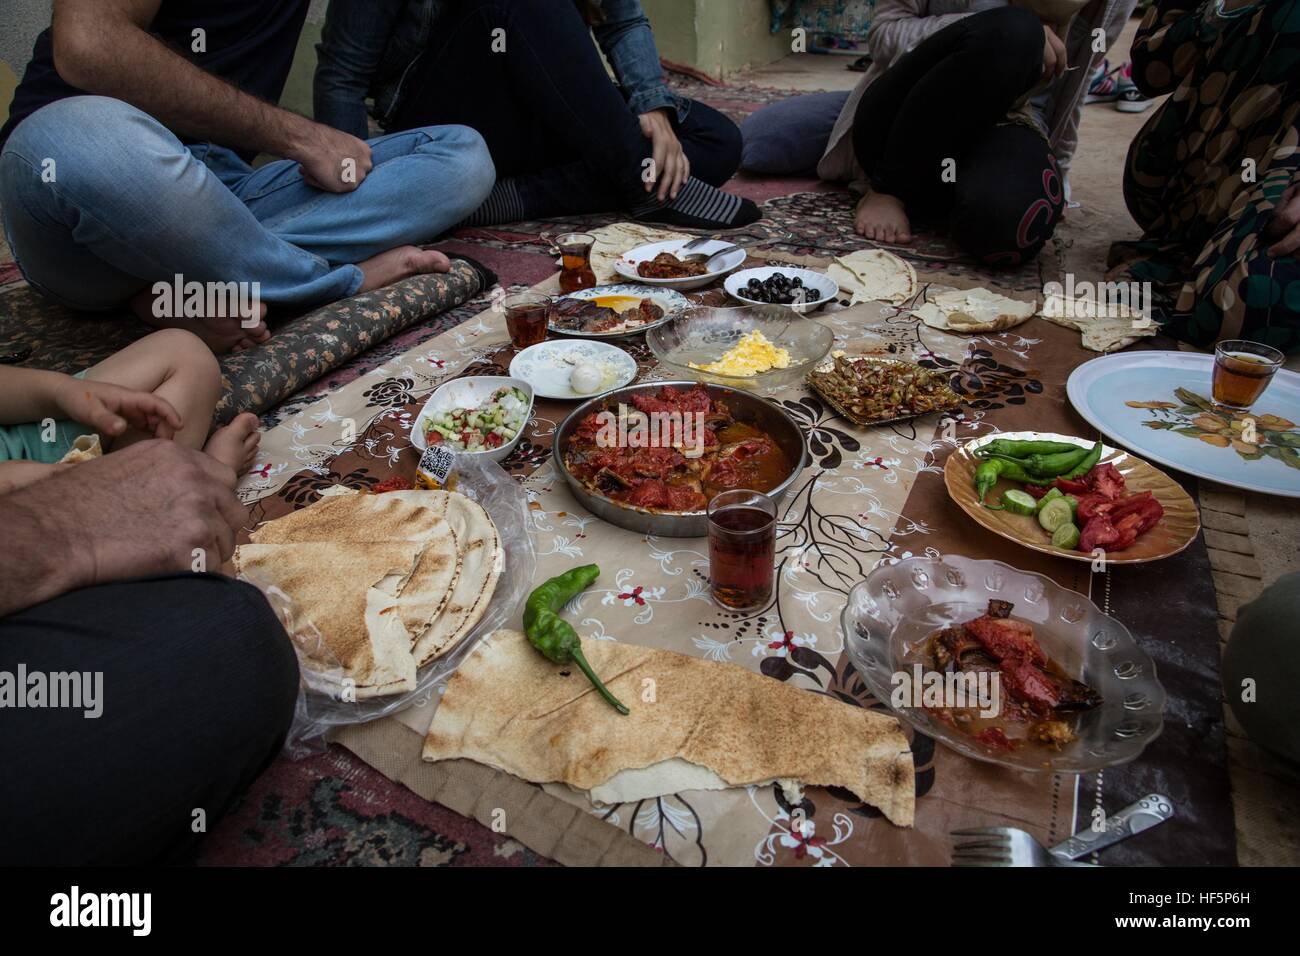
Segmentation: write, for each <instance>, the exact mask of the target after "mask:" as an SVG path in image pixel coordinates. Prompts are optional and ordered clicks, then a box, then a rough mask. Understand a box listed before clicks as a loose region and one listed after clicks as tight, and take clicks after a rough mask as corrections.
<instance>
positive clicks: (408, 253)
mask: <svg viewBox="0 0 1300 956" xmlns="http://www.w3.org/2000/svg"><path fill="white" fill-rule="evenodd" d="M357 268H358V269H360V270H361V273H362V275H364V276H365V279H364V281H362V283H361V288H360V289H358V290H357V292H358V293H361V292H369V291H371V290H372V289H382V288H383V287H384V286H386V285H392V284H393V283H394V282H400V281H401V280H403V279H409V278H410V277H411V276H419V275H425V274H427V273H430V272H447V271H448V270H449V269H451V260H450V259H448V258H447V257H446V256H444V255H443V254H442V253H441V252H438V251H437V250H435V249H421V248H420V247H419V246H398V247H397V248H396V249H389V250H388V251H387V252H381V253H380V254H379V255H377V256H375V257H373V258H371V259H367V260H366V261H365V262H358V263H357Z"/></svg>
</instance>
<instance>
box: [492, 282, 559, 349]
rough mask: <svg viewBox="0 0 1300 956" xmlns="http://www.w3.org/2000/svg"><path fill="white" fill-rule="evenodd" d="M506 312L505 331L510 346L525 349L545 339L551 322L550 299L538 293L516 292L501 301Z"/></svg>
mask: <svg viewBox="0 0 1300 956" xmlns="http://www.w3.org/2000/svg"><path fill="white" fill-rule="evenodd" d="M501 306H502V308H504V309H505V310H506V331H507V332H509V333H510V344H511V345H513V346H514V347H515V348H516V349H520V350H522V349H526V348H528V347H529V346H530V345H537V344H539V343H541V342H543V341H545V339H546V329H547V327H548V326H549V325H550V321H551V297H550V296H549V295H543V294H542V293H540V292H517V293H515V294H514V295H508V296H506V297H505V298H504V299H502V300H501Z"/></svg>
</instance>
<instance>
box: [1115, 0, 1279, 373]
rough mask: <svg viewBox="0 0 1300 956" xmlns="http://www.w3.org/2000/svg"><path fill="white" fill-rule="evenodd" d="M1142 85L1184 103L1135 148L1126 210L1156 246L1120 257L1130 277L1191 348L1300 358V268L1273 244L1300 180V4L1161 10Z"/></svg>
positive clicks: (1152, 123)
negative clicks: (1240, 345)
mask: <svg viewBox="0 0 1300 956" xmlns="http://www.w3.org/2000/svg"><path fill="white" fill-rule="evenodd" d="M1133 79H1134V82H1136V83H1137V85H1138V87H1139V88H1140V89H1141V90H1142V91H1143V92H1144V93H1146V94H1147V95H1149V96H1156V95H1160V94H1164V93H1170V92H1172V93H1173V95H1172V96H1171V97H1170V98H1169V99H1168V100H1167V101H1166V102H1165V103H1164V104H1163V105H1162V106H1161V107H1160V108H1159V109H1158V110H1156V112H1155V114H1154V115H1153V116H1152V117H1151V119H1150V120H1148V121H1147V123H1146V125H1145V126H1144V127H1143V128H1142V131H1141V132H1140V133H1139V134H1138V136H1137V138H1136V139H1135V140H1134V141H1133V144H1132V146H1131V147H1130V149H1129V154H1128V160H1127V167H1126V169H1125V174H1124V199H1125V202H1126V203H1127V204H1128V208H1129V211H1130V212H1131V213H1132V214H1133V218H1134V219H1136V220H1137V222H1138V224H1139V225H1140V226H1141V227H1142V229H1143V236H1142V238H1141V239H1140V240H1138V241H1137V242H1126V243H1116V244H1114V245H1113V246H1112V247H1111V253H1110V260H1111V265H1112V266H1116V267H1118V268H1117V272H1118V273H1119V276H1118V277H1123V276H1124V275H1127V277H1128V278H1129V279H1130V280H1131V281H1135V282H1144V283H1145V282H1149V283H1151V287H1150V291H1151V295H1152V314H1153V317H1154V318H1156V319H1157V320H1158V321H1159V322H1160V323H1161V324H1162V325H1163V326H1164V327H1165V330H1166V331H1167V332H1168V333H1169V334H1171V335H1173V336H1175V337H1176V338H1179V339H1181V340H1183V341H1186V342H1190V343H1192V344H1193V345H1197V346H1201V347H1206V346H1210V345H1212V344H1213V343H1214V342H1215V341H1216V340H1220V339H1231V338H1249V339H1254V340H1256V341H1260V342H1267V343H1269V344H1270V345H1274V346H1276V347H1278V348H1280V349H1283V350H1284V351H1291V352H1294V351H1297V350H1300V262H1297V260H1296V259H1295V258H1294V257H1292V256H1286V257H1281V258H1277V259H1274V258H1272V257H1270V256H1269V255H1268V253H1267V249H1268V247H1269V246H1270V245H1271V244H1272V242H1273V241H1274V240H1271V239H1270V238H1268V237H1266V236H1265V235H1263V230H1264V229H1265V227H1266V226H1267V225H1268V223H1269V221H1270V220H1271V218H1272V216H1273V214H1274V212H1275V210H1276V208H1277V205H1278V203H1279V201H1280V199H1281V196H1282V193H1283V192H1284V191H1285V190H1286V189H1287V187H1289V186H1290V185H1291V184H1292V182H1293V181H1295V179H1296V173H1297V169H1298V168H1300V134H1298V133H1297V130H1296V120H1297V114H1300V0H1263V2H1260V3H1256V4H1254V5H1252V6H1249V7H1245V8H1241V9H1239V10H1236V11H1230V12H1229V13H1227V14H1222V13H1218V12H1216V11H1215V8H1214V0H1209V4H1208V5H1206V4H1203V5H1202V6H1201V7H1200V8H1197V9H1193V8H1191V7H1190V3H1189V2H1188V0H1159V2H1158V3H1157V4H1156V6H1154V7H1153V8H1152V9H1151V10H1149V11H1148V12H1147V15H1146V18H1145V19H1144V20H1143V22H1142V25H1141V27H1140V28H1139V30H1138V33H1137V38H1136V40H1135V41H1134V44H1133Z"/></svg>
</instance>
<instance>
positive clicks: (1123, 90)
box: [1115, 63, 1151, 113]
mask: <svg viewBox="0 0 1300 956" xmlns="http://www.w3.org/2000/svg"><path fill="white" fill-rule="evenodd" d="M1118 82H1119V96H1118V97H1116V99H1115V109H1117V110H1119V111H1120V112H1121V113H1141V112H1142V111H1143V110H1145V109H1146V108H1147V107H1148V106H1150V105H1151V100H1149V99H1148V98H1147V97H1146V96H1144V95H1142V91H1141V90H1139V89H1138V88H1137V84H1136V83H1134V82H1133V64H1132V63H1125V64H1124V65H1123V66H1121V67H1120V68H1119V79H1118Z"/></svg>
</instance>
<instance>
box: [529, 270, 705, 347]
mask: <svg viewBox="0 0 1300 956" xmlns="http://www.w3.org/2000/svg"><path fill="white" fill-rule="evenodd" d="M560 298H561V299H581V300H583V301H591V302H595V303H597V304H598V305H605V306H608V307H610V308H613V309H617V310H618V311H620V312H621V311H623V310H624V309H626V308H628V307H629V306H630V307H631V308H633V309H634V308H636V305H637V304H639V303H640V301H641V300H642V299H649V300H650V301H651V302H653V303H654V304H655V305H657V306H659V308H660V309H662V310H663V313H664V314H663V315H661V316H660V317H659V318H657V319H655V320H654V321H653V322H646V323H644V324H642V325H637V326H633V327H632V328H630V329H620V330H619V331H617V332H584V331H582V330H581V329H568V328H565V327H564V326H561V325H556V324H555V321H554V317H553V316H552V320H551V324H550V326H549V328H550V330H551V331H552V332H554V333H555V334H556V335H568V336H572V337H574V338H583V339H595V340H597V341H604V340H608V339H626V338H629V337H631V336H633V335H640V334H641V333H643V332H647V331H649V330H650V329H655V328H658V327H659V326H661V325H663V324H664V323H665V322H668V321H671V320H672V318H673V316H675V315H677V314H678V313H679V312H681V311H683V310H685V309H689V308H690V307H691V304H692V303H691V300H690V299H688V298H686V296H684V295H682V294H681V293H680V292H675V291H673V290H672V289H655V288H651V287H650V286H647V285H641V284H639V283H632V282H624V283H621V284H619V285H598V286H596V287H595V288H594V289H579V290H578V291H577V292H571V293H569V294H568V295H565V296H560ZM634 300H635V301H634Z"/></svg>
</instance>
